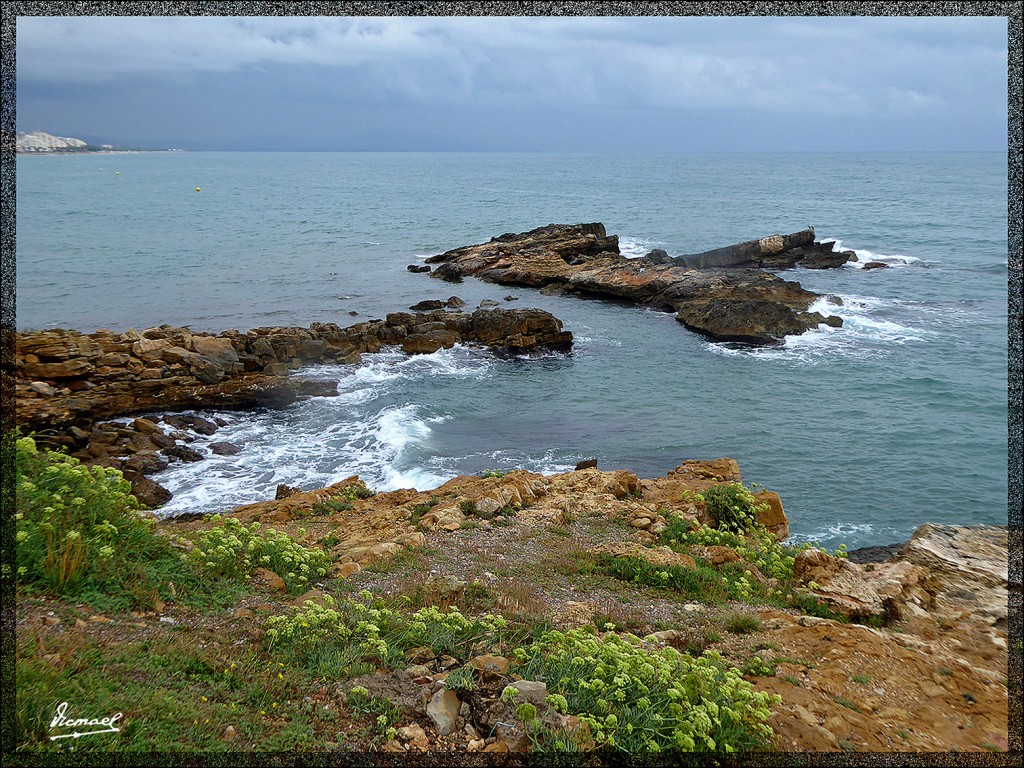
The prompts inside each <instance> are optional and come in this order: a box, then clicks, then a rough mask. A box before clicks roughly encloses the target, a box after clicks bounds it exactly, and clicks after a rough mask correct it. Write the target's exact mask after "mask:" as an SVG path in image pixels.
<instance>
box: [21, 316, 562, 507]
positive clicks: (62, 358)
mask: <svg viewBox="0 0 1024 768" xmlns="http://www.w3.org/2000/svg"><path fill="white" fill-rule="evenodd" d="M572 341H573V339H572V333H570V332H568V331H564V330H563V329H562V323H561V321H559V320H558V319H557V318H556V317H554V316H553V315H551V314H550V313H548V312H544V311H543V310H539V309H517V310H505V309H491V310H483V309H479V310H477V311H475V312H472V313H470V312H457V311H445V310H436V311H429V312H416V313H409V312H398V313H393V314H389V315H388V316H387V317H386V318H385V319H384V320H371V321H368V322H363V323H358V324H356V325H352V326H348V327H345V328H342V327H339V326H338V325H335V324H334V323H315V324H313V325H311V326H310V327H309V328H292V327H271V328H254V329H251V330H249V331H247V332H245V333H242V332H239V331H234V330H229V331H224V332H222V333H220V334H216V335H214V334H208V333H197V332H193V331H191V330H189V329H187V328H176V327H173V326H160V327H159V328H148V329H145V330H142V331H138V330H134V329H133V330H130V331H127V332H125V333H119V334H115V333H113V332H110V331H102V330H101V331H97V332H95V333H91V334H83V333H80V332H78V331H71V330H62V329H55V330H47V331H37V332H29V333H18V334H17V337H16V344H15V347H16V355H15V365H16V386H15V420H16V424H17V426H18V427H20V428H21V429H22V430H24V431H34V432H36V433H37V439H38V440H39V442H40V444H41V445H45V446H48V447H61V448H63V449H65V450H67V451H68V452H69V453H70V454H71V455H72V456H75V457H76V458H79V459H80V460H82V461H84V462H86V463H89V464H99V465H100V466H106V467H113V468H115V469H119V470H121V471H122V472H124V473H125V476H126V478H127V479H129V480H130V481H131V482H132V484H133V492H134V493H135V494H136V495H137V496H138V497H139V499H140V501H142V502H143V503H144V504H145V505H146V506H151V507H152V506H159V505H160V504H164V503H166V502H167V501H169V500H170V498H171V495H170V492H169V491H167V490H166V489H164V488H161V487H160V486H159V485H157V484H156V483H154V482H153V481H151V480H149V479H148V478H147V477H146V475H147V474H150V473H153V472H157V471H159V470H161V469H163V468H164V467H166V466H167V462H168V461H172V460H174V461H196V460H199V459H201V458H202V456H201V454H198V453H197V452H196V451H194V450H192V449H190V448H188V446H187V444H186V443H187V442H188V441H190V439H191V438H190V437H189V435H188V434H187V433H186V432H182V431H181V430H182V429H189V428H191V429H193V430H198V431H199V432H200V433H201V434H206V435H210V434H213V432H214V431H216V429H217V428H218V425H217V424H215V423H213V422H210V421H209V420H206V419H201V418H198V419H197V418H192V419H191V420H189V421H188V423H187V424H186V423H183V422H182V421H181V419H178V421H177V422H174V418H175V417H165V418H164V421H165V422H168V423H166V424H164V425H163V426H160V425H159V424H157V423H156V422H154V421H151V420H149V419H135V420H134V421H131V422H130V423H128V424H124V423H111V422H110V421H109V420H110V419H115V418H123V417H126V416H132V415H135V414H142V413H153V412H158V411H181V410H188V409H224V410H227V409H230V410H239V409H243V410H244V409H252V408H266V407H269V408H281V407H284V406H287V405H289V404H291V403H293V402H295V401H296V400H298V399H300V398H303V397H309V396H313V395H319V396H333V395H337V385H336V384H335V383H334V382H320V381H313V380H303V379H300V378H295V377H291V376H289V372H290V371H292V370H294V369H298V368H300V367H302V366H306V365H313V364H318V363H341V364H356V363H358V362H359V361H360V359H361V356H362V355H363V354H364V353H372V352H378V351H380V350H381V349H382V348H383V347H385V346H389V345H392V346H400V347H401V349H402V350H403V351H404V352H405V353H407V354H429V353H432V352H436V351H437V350H439V349H442V348H443V349H448V348H451V347H453V346H454V345H455V344H460V343H465V344H477V345H481V346H484V347H486V348H488V349H489V350H491V351H492V352H494V353H495V354H510V355H529V354H535V353H538V352H543V351H548V350H550V351H557V352H566V351H569V350H571V348H572ZM220 449H221V450H224V451H229V452H230V451H231V450H232V449H233V446H230V445H229V444H226V445H223V446H221V448H220Z"/></svg>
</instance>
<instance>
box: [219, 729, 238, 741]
mask: <svg viewBox="0 0 1024 768" xmlns="http://www.w3.org/2000/svg"><path fill="white" fill-rule="evenodd" d="M236 736H238V732H237V731H235V726H233V725H229V726H228V727H227V728H225V729H224V733H222V734H221V738H222V739H225V740H226V741H231V740H232V739H234V738H235V737H236Z"/></svg>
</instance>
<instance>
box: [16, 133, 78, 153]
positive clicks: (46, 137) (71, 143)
mask: <svg viewBox="0 0 1024 768" xmlns="http://www.w3.org/2000/svg"><path fill="white" fill-rule="evenodd" d="M85 146H88V142H85V141H82V140H81V139H73V138H69V137H65V136H53V135H52V134H49V133H44V132H43V131H32V132H31V133H19V134H18V135H17V151H18V152H59V151H61V150H66V149H77V148H80V147H85Z"/></svg>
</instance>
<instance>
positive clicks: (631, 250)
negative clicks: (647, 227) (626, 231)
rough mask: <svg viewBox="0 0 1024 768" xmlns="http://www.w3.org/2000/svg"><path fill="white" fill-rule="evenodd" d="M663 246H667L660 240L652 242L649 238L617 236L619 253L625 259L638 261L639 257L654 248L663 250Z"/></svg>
mask: <svg viewBox="0 0 1024 768" xmlns="http://www.w3.org/2000/svg"><path fill="white" fill-rule="evenodd" d="M665 245H667V243H665V242H663V241H661V240H653V239H651V238H649V237H629V236H628V235H620V236H619V253H620V254H622V255H623V256H625V257H626V258H627V259H639V258H640V257H641V256H646V255H647V254H648V253H650V252H651V251H652V250H653V249H655V248H662V249H664V247H665Z"/></svg>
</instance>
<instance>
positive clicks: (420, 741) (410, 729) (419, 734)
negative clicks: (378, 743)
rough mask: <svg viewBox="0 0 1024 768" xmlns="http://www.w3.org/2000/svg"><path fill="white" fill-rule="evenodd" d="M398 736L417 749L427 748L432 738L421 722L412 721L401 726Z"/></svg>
mask: <svg viewBox="0 0 1024 768" xmlns="http://www.w3.org/2000/svg"><path fill="white" fill-rule="evenodd" d="M398 738H400V739H401V740H402V741H404V742H407V743H408V744H409V746H411V747H415V748H416V749H426V748H427V747H429V746H430V739H429V738H427V734H426V732H425V731H424V730H423V728H422V727H421V726H420V724H419V723H411V724H410V725H406V726H404V727H402V728H399V729H398Z"/></svg>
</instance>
